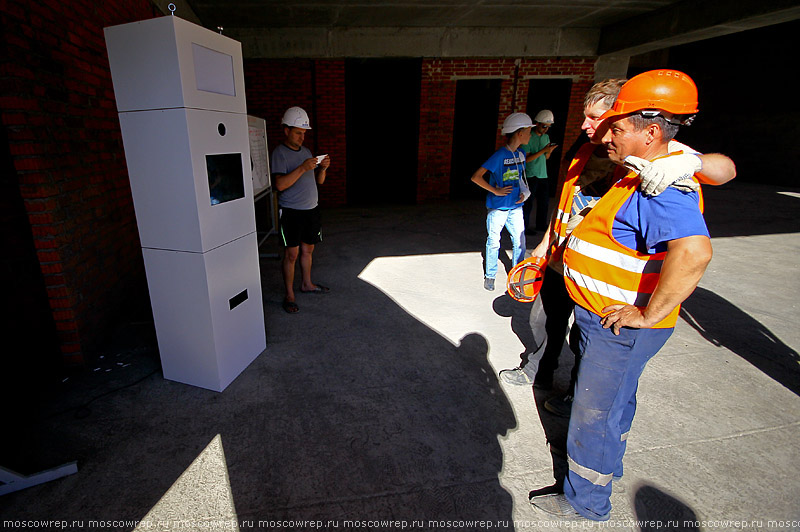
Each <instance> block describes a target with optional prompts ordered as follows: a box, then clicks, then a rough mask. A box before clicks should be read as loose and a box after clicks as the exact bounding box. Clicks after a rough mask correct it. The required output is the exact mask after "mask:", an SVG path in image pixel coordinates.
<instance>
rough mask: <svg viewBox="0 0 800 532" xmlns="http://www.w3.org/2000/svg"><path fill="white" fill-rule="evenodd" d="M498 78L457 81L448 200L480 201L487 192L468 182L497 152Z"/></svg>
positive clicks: (499, 85)
mask: <svg viewBox="0 0 800 532" xmlns="http://www.w3.org/2000/svg"><path fill="white" fill-rule="evenodd" d="M501 84H502V83H501V80H499V79H462V80H458V81H457V82H456V105H455V111H454V117H453V151H452V155H451V161H452V163H451V167H450V197H451V198H453V199H483V198H485V197H486V191H485V190H483V189H482V188H480V187H479V186H477V185H476V184H475V183H473V182H472V181H471V180H470V177H472V174H473V173H475V171H476V170H477V169H478V168H479V167H480V166H481V165H482V164H483V163H485V162H486V160H487V159H488V158H489V157H491V155H492V154H493V153H494V151H495V150H496V147H495V143H496V142H497V114H498V112H499V109H500V87H501Z"/></svg>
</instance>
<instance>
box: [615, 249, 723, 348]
mask: <svg viewBox="0 0 800 532" xmlns="http://www.w3.org/2000/svg"><path fill="white" fill-rule="evenodd" d="M711 255H712V251H711V240H709V238H708V237H707V236H701V235H696V236H687V237H685V238H678V239H676V240H671V241H670V242H668V243H667V256H666V258H665V259H664V264H663V265H662V266H661V277H660V278H659V281H658V286H656V289H655V291H654V292H653V295H652V296H651V297H650V302H649V303H648V304H647V307H645V308H640V307H635V306H633V305H611V306H608V307H606V308H604V309H603V313H604V314H605V313H606V312H609V313H610V314H607V315H606V316H605V317H604V318H603V319H602V320H601V322H602V324H603V327H604V328H606V329H608V328H609V327H611V328H612V330H613V332H614V334H619V330H620V328H622V327H635V328H638V329H644V328H650V327H652V326H653V325H655V324H656V323H658V322H659V321H661V320H663V319H664V318H666V317H667V315H669V313H670V312H672V310H673V309H674V308H675V307H677V306H678V305H680V304H681V303H683V302H684V300H685V299H686V298H687V297H689V296H690V295H691V293H692V292H693V291H694V289H695V288H696V287H697V283H699V282H700V278H701V277H703V273H704V272H705V271H706V267H707V266H708V263H709V262H711Z"/></svg>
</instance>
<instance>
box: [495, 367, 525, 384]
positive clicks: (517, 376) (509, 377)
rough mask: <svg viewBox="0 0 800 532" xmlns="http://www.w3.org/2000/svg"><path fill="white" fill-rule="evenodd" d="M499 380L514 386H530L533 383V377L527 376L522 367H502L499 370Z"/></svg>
mask: <svg viewBox="0 0 800 532" xmlns="http://www.w3.org/2000/svg"><path fill="white" fill-rule="evenodd" d="M500 380H502V381H503V382H507V383H508V384H514V385H515V386H530V385H531V384H533V379H531V378H530V377H528V375H527V374H526V373H525V370H523V369H522V368H514V369H504V370H503V371H501V372H500Z"/></svg>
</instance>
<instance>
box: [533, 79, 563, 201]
mask: <svg viewBox="0 0 800 532" xmlns="http://www.w3.org/2000/svg"><path fill="white" fill-rule="evenodd" d="M571 90H572V80H571V79H569V78H545V79H531V80H530V85H529V86H528V106H527V110H526V111H525V112H526V113H528V114H529V115H530V117H531V118H532V119H535V118H536V113H538V112H539V111H541V110H542V109H550V110H551V111H553V116H554V117H555V122H554V123H553V127H551V128H550V131H548V132H547V134H548V135H549V136H550V142H555V143H556V144H558V146H559V147H558V149H556V150H555V151H554V152H553V155H551V156H550V159H548V160H547V180H548V181H549V183H548V185H549V187H548V189H549V191H550V196H553V194H554V192H555V190H556V185H557V184H558V171H559V167H560V165H561V158H562V157H563V156H564V151H565V150H567V149H569V146H564V124H565V123H566V121H567V112H568V110H569V93H570V91H571Z"/></svg>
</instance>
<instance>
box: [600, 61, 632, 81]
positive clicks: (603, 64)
mask: <svg viewBox="0 0 800 532" xmlns="http://www.w3.org/2000/svg"><path fill="white" fill-rule="evenodd" d="M629 61H630V56H628V55H601V56H600V57H598V58H597V61H596V62H595V64H594V81H595V83H597V82H599V81H603V80H604V79H610V78H626V77H628V63H629Z"/></svg>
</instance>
